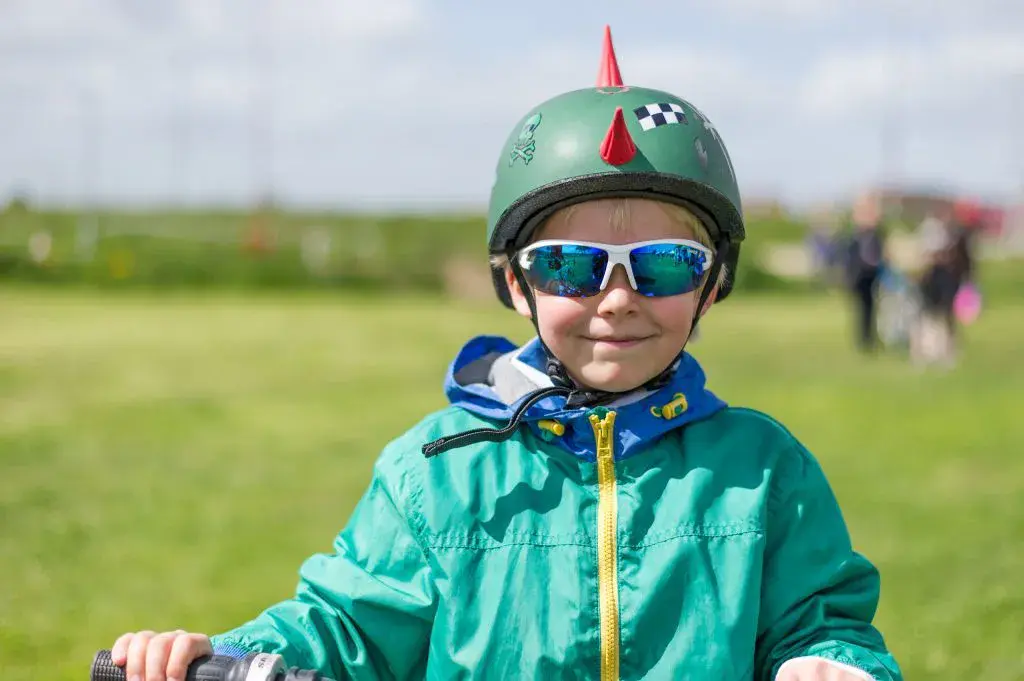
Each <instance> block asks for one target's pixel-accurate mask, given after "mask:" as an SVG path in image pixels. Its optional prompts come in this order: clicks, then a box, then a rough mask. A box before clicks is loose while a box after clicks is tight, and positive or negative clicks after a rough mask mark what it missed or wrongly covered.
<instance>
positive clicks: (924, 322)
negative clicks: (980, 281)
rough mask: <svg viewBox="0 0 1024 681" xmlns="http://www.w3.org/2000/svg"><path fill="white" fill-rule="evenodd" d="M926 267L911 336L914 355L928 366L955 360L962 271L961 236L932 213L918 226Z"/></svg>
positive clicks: (920, 282) (950, 362)
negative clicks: (957, 300) (956, 312)
mask: <svg viewBox="0 0 1024 681" xmlns="http://www.w3.org/2000/svg"><path fill="white" fill-rule="evenodd" d="M918 239H919V241H920V248H921V253H922V256H923V258H924V269H923V270H922V272H921V274H920V277H919V279H918V282H917V285H918V292H919V298H920V310H919V313H918V315H917V319H916V320H915V323H914V325H913V331H912V332H911V336H910V358H911V361H912V362H914V364H917V365H920V366H925V365H929V364H936V363H938V364H942V365H944V366H952V365H953V364H954V363H955V352H954V350H955V347H954V334H953V329H954V324H955V320H954V315H953V300H954V298H955V296H956V293H957V290H958V288H959V286H960V277H961V276H962V272H961V271H960V270H959V263H958V262H957V250H956V249H957V240H956V238H955V236H954V235H953V234H951V232H950V230H949V228H948V226H947V225H946V224H945V223H944V222H943V221H942V220H940V219H939V218H938V217H936V216H934V215H931V216H929V217H928V218H926V219H925V220H924V222H922V223H921V226H920V227H919V228H918Z"/></svg>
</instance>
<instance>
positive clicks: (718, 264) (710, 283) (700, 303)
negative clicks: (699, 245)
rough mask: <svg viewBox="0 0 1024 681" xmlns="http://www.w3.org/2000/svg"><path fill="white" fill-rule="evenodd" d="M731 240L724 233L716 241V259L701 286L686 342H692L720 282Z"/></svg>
mask: <svg viewBox="0 0 1024 681" xmlns="http://www.w3.org/2000/svg"><path fill="white" fill-rule="evenodd" d="M729 249H730V242H729V237H728V235H723V236H722V238H721V239H719V240H718V242H717V243H715V259H714V260H713V261H712V262H711V269H710V270H709V271H708V277H707V279H705V280H704V286H703V287H701V291H700V298H699V299H698V300H697V309H695V310H694V311H693V322H692V323H691V324H690V333H688V334H687V335H686V342H687V343H689V342H690V338H691V337H692V336H693V331H694V329H696V328H697V323H698V322H699V321H700V317H701V311H702V310H703V309H704V306H705V305H706V304H707V302H708V298H709V297H710V296H711V292H712V291H714V290H715V285H716V284H717V283H718V275H719V274H720V273H721V271H722V264H723V263H724V262H725V259H726V258H727V257H728V256H729Z"/></svg>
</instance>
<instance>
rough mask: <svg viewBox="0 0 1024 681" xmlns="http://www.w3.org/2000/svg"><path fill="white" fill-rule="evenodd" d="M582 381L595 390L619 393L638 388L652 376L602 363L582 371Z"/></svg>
mask: <svg viewBox="0 0 1024 681" xmlns="http://www.w3.org/2000/svg"><path fill="white" fill-rule="evenodd" d="M582 373H583V381H584V382H585V383H586V384H587V385H588V386H590V387H591V388H594V389H596V390H603V391H605V392H613V393H621V392H627V391H629V390H633V389H634V388H639V387H640V386H642V385H643V384H644V383H646V382H647V381H648V380H650V379H651V378H653V376H648V375H647V374H646V373H644V372H642V371H638V370H636V369H632V368H630V367H624V366H621V365H619V364H613V363H602V364H601V365H600V366H588V367H586V368H585V369H584V371H583V372H582Z"/></svg>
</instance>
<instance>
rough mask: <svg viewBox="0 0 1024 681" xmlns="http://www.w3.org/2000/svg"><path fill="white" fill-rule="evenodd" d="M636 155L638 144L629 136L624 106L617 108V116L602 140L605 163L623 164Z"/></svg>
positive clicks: (602, 153) (602, 154) (602, 155)
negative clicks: (623, 111)
mask: <svg viewBox="0 0 1024 681" xmlns="http://www.w3.org/2000/svg"><path fill="white" fill-rule="evenodd" d="M634 156H636V144H634V143H633V138H632V137H630V136H629V130H628V129H627V128H626V119H625V118H623V116H622V107H621V106H620V107H617V108H616V109H615V116H614V117H613V118H612V124H611V125H610V126H608V133H607V134H605V136H604V141H603V142H601V158H603V159H604V162H605V163H608V164H611V165H613V166H621V165H625V164H626V163H629V162H630V161H632V160H633V157H634Z"/></svg>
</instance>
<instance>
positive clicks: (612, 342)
mask: <svg viewBox="0 0 1024 681" xmlns="http://www.w3.org/2000/svg"><path fill="white" fill-rule="evenodd" d="M587 340H589V341H591V342H593V343H595V344H597V345H604V346H605V347H611V348H617V349H625V348H631V347H635V346H637V345H640V344H641V343H643V342H644V341H645V340H647V338H588V339H587Z"/></svg>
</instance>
